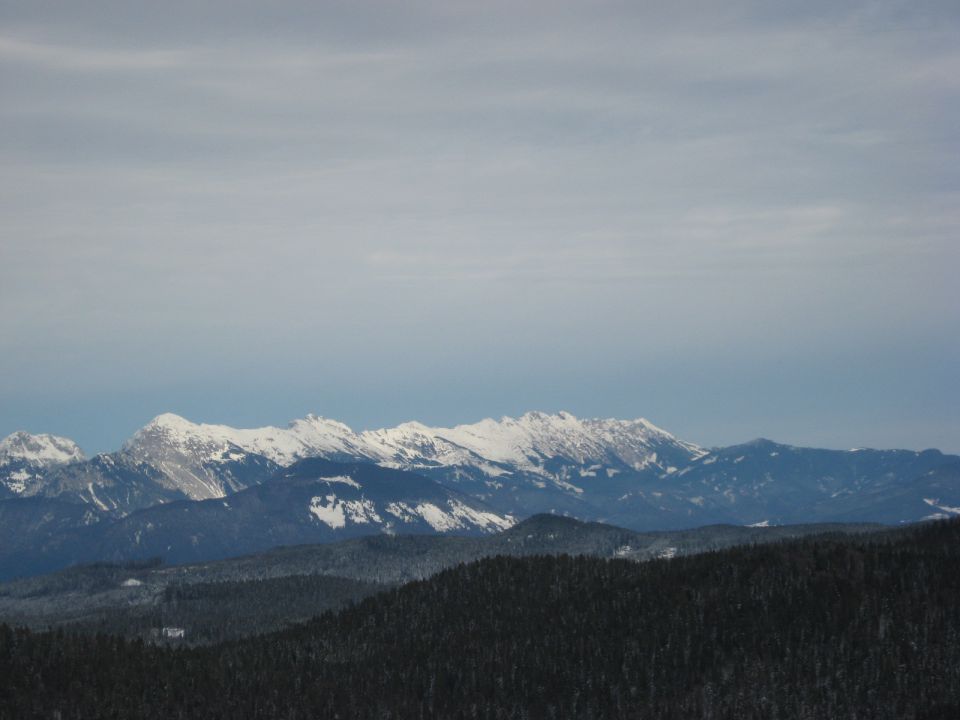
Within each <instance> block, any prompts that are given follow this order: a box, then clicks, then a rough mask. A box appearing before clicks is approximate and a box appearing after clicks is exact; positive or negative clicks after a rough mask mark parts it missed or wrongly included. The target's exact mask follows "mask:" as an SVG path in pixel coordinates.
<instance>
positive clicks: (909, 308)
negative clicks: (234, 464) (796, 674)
mask: <svg viewBox="0 0 960 720" xmlns="http://www.w3.org/2000/svg"><path fill="white" fill-rule="evenodd" d="M958 157H960V6H958V5H957V3H956V2H955V0H950V1H949V2H939V3H938V2H925V1H924V0H919V1H917V0H911V1H909V2H886V1H883V0H880V1H876V2H864V3H853V2H843V1H839V2H838V1H836V0H832V1H830V2H818V1H813V2H806V3H795V2H791V3H777V2H769V1H763V2H756V3H752V2H729V3H716V2H713V1H712V0H710V1H708V2H684V1H683V0H680V1H677V0H674V1H671V2H663V3H658V2H650V3H632V2H603V1H602V0H591V1H590V2H565V1H564V0H553V1H551V2H538V1H530V2H523V3H515V2H509V3H508V2H484V3H477V2H460V1H458V0H437V1H434V2H404V3H398V2H365V1H363V0H359V1H358V0H354V1H352V2H343V3H340V2H316V1H315V0H311V1H309V2H307V1H304V2H288V1H280V0H278V1H276V2H270V3H263V2H259V1H258V2H244V1H243V0H240V1H237V0H231V1H230V2H226V1H222V0H189V2H182V1H181V0H169V1H168V2H163V3H131V2H129V0H122V1H121V0H118V1H115V2H98V1H92V2H84V3H76V2H73V1H72V0H69V1H66V2H46V1H45V2H36V0H28V1H25V2H7V1H6V0H0V436H3V435H6V434H7V433H9V432H13V431H15V430H18V429H23V430H28V431H30V432H51V433H55V434H60V435H65V436H68V437H72V438H74V439H75V440H77V441H78V442H79V443H80V444H81V445H82V446H83V447H84V449H85V450H87V451H88V452H97V451H104V450H111V449H115V448H117V447H118V446H119V445H120V443H121V442H122V441H123V439H124V438H126V437H128V436H129V435H131V434H132V433H133V431H134V430H135V429H136V428H138V427H139V426H141V425H143V424H144V423H146V422H147V421H149V420H150V419H151V418H152V417H153V416H155V415H157V414H159V413H162V412H167V411H170V412H176V413H179V414H181V415H184V416H186V417H188V418H190V419H192V420H195V421H203V422H222V423H228V424H233V425H239V426H260V425H265V424H281V425H282V424H285V423H286V422H287V421H289V420H291V419H293V418H295V417H301V416H303V415H305V414H306V413H308V412H313V413H317V414H320V415H324V416H328V417H333V418H337V419H339V420H342V421H344V422H347V423H348V424H350V425H351V426H353V427H354V428H355V429H363V428H377V427H383V426H388V425H393V424H396V423H398V422H402V421H404V420H409V419H418V420H421V421H423V422H425V423H428V424H435V425H451V424H456V423H462V422H472V421H476V420H479V419H481V418H483V417H501V416H503V415H517V414H520V413H523V412H525V411H527V410H533V409H537V410H544V411H558V410H568V411H570V412H573V413H574V414H576V415H579V416H584V417H622V418H634V417H641V416H642V417H646V418H648V419H649V420H650V421H652V422H654V423H656V424H658V425H660V426H661V427H664V428H665V429H667V430H669V431H670V432H673V433H674V434H676V435H678V436H679V437H681V438H683V439H686V440H689V441H691V442H696V443H699V444H701V445H705V446H710V445H725V444H732V443H736V442H742V441H746V440H749V439H751V438H754V437H758V436H763V437H769V438H773V439H775V440H778V441H782V442H787V443H792V444H797V445H813V446H820V447H836V448H848V447H891V448H892V447H898V448H899V447H904V448H913V449H922V448H927V447H939V448H941V449H943V450H944V451H950V452H960V332H958V330H960V280H958V277H957V276H958V270H960V163H958V161H957V160H958Z"/></svg>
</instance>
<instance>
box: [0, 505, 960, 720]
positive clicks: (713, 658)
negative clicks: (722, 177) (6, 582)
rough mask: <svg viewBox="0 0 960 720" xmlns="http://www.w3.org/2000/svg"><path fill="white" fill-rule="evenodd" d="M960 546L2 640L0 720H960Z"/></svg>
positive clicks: (560, 580) (733, 555)
mask: <svg viewBox="0 0 960 720" xmlns="http://www.w3.org/2000/svg"><path fill="white" fill-rule="evenodd" d="M958 549H960V521H957V520H953V521H946V522H938V523H931V524H926V525H923V526H918V527H916V528H913V529H909V530H904V531H900V532H898V533H896V534H893V535H890V534H879V535H870V536H856V537H849V536H847V537H841V536H831V537H818V538H808V539H802V540H792V541H787V542H783V543H777V544H772V545H763V546H755V547H745V548H735V549H728V550H723V551H717V552H711V553H706V554H703V555H697V556H690V557H683V558H677V559H673V560H657V561H651V562H646V563H635V562H630V561H625V560H602V559H597V558H587V557H568V556H559V557H548V556H543V557H529V558H506V557H496V558H490V559H485V560H481V561H478V562H475V563H471V564H467V565H462V566H459V567H457V568H453V569H450V570H447V571H444V572H442V573H440V574H438V575H436V576H435V577H433V578H430V579H428V580H424V581H419V582H415V583H410V584H408V585H405V586H403V587H401V588H398V589H396V590H391V591H388V592H385V593H381V594H379V595H376V596H374V597H370V598H367V599H366V600H363V601H361V602H360V603H358V604H356V605H353V606H351V607H348V608H347V609H345V610H343V611H341V612H339V613H332V612H331V613H326V614H324V615H323V616H321V617H319V618H316V619H314V620H312V621H310V622H308V623H307V624H305V625H300V626H297V627H295V628H291V629H289V630H285V631H282V632H279V633H274V634H270V635H263V636H259V637H255V638H250V639H247V640H242V641H238V642H231V643H224V644H219V645H213V646H207V647H197V648H170V647H163V646H154V645H150V644H146V643H144V642H142V641H140V640H125V639H122V638H116V637H111V636H107V635H73V634H65V633H63V632H60V631H58V632H52V633H31V632H29V631H26V630H13V629H10V628H9V627H7V626H0V718H30V717H62V718H101V717H116V718H136V717H145V718H176V717H196V718H291V719H292V718H314V717H318V718H326V717H329V718H420V717H425V718H474V717H476V718H530V719H539V718H617V717H628V718H678V719H679V718H693V717H696V718H700V717H704V718H711V717H712V718H747V719H749V718H764V719H766V718H831V719H832V718H880V719H883V718H890V719H891V720H892V719H894V718H896V719H898V720H899V719H901V718H903V719H910V718H944V719H946V718H956V717H960V604H958V600H960V574H958V573H957V568H958V567H960V564H958V559H960V558H958V555H960V552H958ZM224 621H225V622H228V621H229V620H228V619H225V620H224Z"/></svg>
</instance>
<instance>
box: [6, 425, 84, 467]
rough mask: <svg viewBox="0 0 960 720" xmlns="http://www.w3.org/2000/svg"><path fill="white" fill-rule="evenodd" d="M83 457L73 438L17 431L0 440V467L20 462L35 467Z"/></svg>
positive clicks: (64, 462)
mask: <svg viewBox="0 0 960 720" xmlns="http://www.w3.org/2000/svg"><path fill="white" fill-rule="evenodd" d="M83 459H84V454H83V451H82V450H81V449H80V446H79V445H77V444H76V443H75V442H74V441H73V440H70V439H68V438H64V437H58V436H56V435H48V434H46V433H44V434H41V435H31V434H30V433H28V432H23V431H18V432H15V433H13V434H11V435H8V436H7V437H5V438H4V439H3V440H0V467H2V466H4V465H9V464H10V463H13V462H21V463H26V464H29V465H33V466H36V467H54V466H56V465H66V464H67V463H72V462H77V461H79V460H83Z"/></svg>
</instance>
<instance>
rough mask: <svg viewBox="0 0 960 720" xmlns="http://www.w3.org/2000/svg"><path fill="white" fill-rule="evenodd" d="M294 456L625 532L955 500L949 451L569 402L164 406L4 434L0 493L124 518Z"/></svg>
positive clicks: (245, 481) (508, 511)
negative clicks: (502, 412) (674, 428)
mask: <svg viewBox="0 0 960 720" xmlns="http://www.w3.org/2000/svg"><path fill="white" fill-rule="evenodd" d="M305 458H323V459H326V460H331V461H341V462H357V461H360V462H364V463H368V464H375V465H379V466H381V467H384V468H389V469H398V470H405V471H412V472H415V473H417V474H419V475H421V476H425V477H427V478H429V479H430V480H432V481H434V482H436V483H440V484H441V485H443V486H444V487H445V488H448V489H451V490H455V491H456V492H458V493H460V494H462V495H463V496H464V497H468V498H471V499H472V500H474V501H476V502H477V503H479V504H480V505H479V506H478V507H479V508H481V509H480V510H477V512H494V513H495V514H496V515H497V517H499V518H506V517H511V518H522V517H526V516H529V515H532V514H535V513H539V512H554V513H559V514H568V515H572V516H575V517H578V518H581V519H599V520H607V521H609V522H614V523H617V524H620V525H623V526H625V527H630V528H634V529H666V528H678V527H691V526H694V525H702V524H707V523H714V522H729V523H736V524H754V523H764V522H766V523H772V524H777V523H786V522H813V521H821V520H851V519H855V520H875V521H880V522H899V521H909V520H918V519H922V518H924V517H930V516H933V515H937V514H941V515H942V514H951V513H952V512H953V510H956V509H957V508H958V507H960V457H956V456H948V455H943V454H941V453H939V452H938V451H935V450H931V451H925V452H923V453H916V452H912V451H878V450H859V451H833V450H812V449H808V448H796V447H792V446H788V445H779V444H776V443H772V442H770V441H754V442H752V443H748V444H746V445H741V446H734V447H732V448H719V449H717V448H713V449H705V448H701V447H698V446H697V445H694V444H692V443H689V442H685V441H683V440H680V439H678V438H676V437H674V436H673V435H671V434H670V433H669V432H667V431H665V430H662V429H661V428H658V427H657V426H655V425H653V424H652V423H650V422H649V421H647V420H644V419H637V420H616V419H588V420H585V419H580V418H577V417H575V416H573V415H571V414H570V413H566V412H560V413H557V414H547V413H540V412H530V413H527V414H525V415H523V416H521V417H518V418H510V417H504V418H502V419H500V420H491V419H487V420H482V421H480V422H478V423H474V424H469V425H458V426H456V427H451V428H440V427H429V426H426V425H424V424H421V423H418V422H408V423H403V424H401V425H398V426H397V427H394V428H387V429H382V430H368V431H361V432H357V431H354V430H353V429H351V428H350V427H348V426H347V425H345V424H343V423H341V422H338V421H336V420H331V419H327V418H322V417H318V416H316V415H308V416H307V417H306V418H302V419H299V420H294V421H293V422H291V423H290V424H289V425H288V426H287V427H284V428H280V427H263V428H255V429H238V428H233V427H229V426H226V425H209V424H200V423H193V422H190V421H189V420H186V419H184V418H182V417H180V416H177V415H173V414H170V413H166V414H163V415H159V416H157V417H156V418H154V419H153V420H152V421H151V422H150V423H148V424H147V425H146V426H144V427H143V428H141V429H140V430H138V431H137V432H136V433H135V434H134V435H133V436H132V437H131V438H130V439H129V440H128V441H127V442H125V443H124V445H123V447H122V448H121V449H120V450H119V451H117V452H114V453H109V454H102V455H97V456H96V457H94V458H91V459H89V460H87V459H85V458H84V457H83V455H82V453H81V452H80V449H79V448H78V447H77V446H76V444H75V443H73V442H72V441H70V440H67V439H64V438H56V437H53V436H49V435H37V436H32V435H28V434H26V433H15V434H14V435H11V436H10V437H8V438H6V439H5V440H3V441H2V443H0V491H2V493H3V494H4V496H5V497H8V498H26V497H34V498H56V499H57V500H60V501H66V502H73V503H83V504H86V505H88V506H90V507H91V508H93V509H95V510H96V511H97V512H98V513H102V514H103V515H104V516H107V517H112V518H120V517H124V516H126V515H129V514H130V513H131V512H135V511H138V510H142V509H144V508H150V507H153V506H155V505H158V504H162V503H168V502H171V501H177V500H191V501H202V500H211V499H218V498H226V497H228V496H231V495H233V494H236V493H238V492H241V491H243V490H245V489H247V488H254V487H256V486H259V485H261V484H263V483H267V482H282V478H283V473H282V472H281V471H282V470H283V469H284V468H286V467H288V466H290V465H291V464H293V463H296V462H298V461H301V460H303V459H305ZM353 501H357V502H359V499H358V498H354V499H353V500H351V502H353ZM321 505H322V503H321ZM318 508H320V506H319V505H318ZM945 508H946V509H945ZM322 512H323V511H322V510H320V509H318V511H317V513H320V514H322ZM331 512H333V511H331ZM377 514H378V515H379V516H380V518H381V519H382V520H383V518H384V516H383V514H382V513H380V512H379V510H378V511H377ZM957 514H960V511H958V513H957ZM315 517H319V514H316V513H315ZM345 517H346V518H347V520H348V522H349V518H350V517H351V515H350V513H347V514H346V515H345ZM358 517H359V516H358ZM386 522H388V520H383V524H384V525H385V523H386ZM428 525H429V523H428Z"/></svg>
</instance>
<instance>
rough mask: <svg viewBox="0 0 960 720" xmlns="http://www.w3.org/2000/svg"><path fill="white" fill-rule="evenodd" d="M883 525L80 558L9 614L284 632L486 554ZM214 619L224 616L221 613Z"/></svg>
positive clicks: (28, 588)
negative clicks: (194, 559) (193, 557)
mask: <svg viewBox="0 0 960 720" xmlns="http://www.w3.org/2000/svg"><path fill="white" fill-rule="evenodd" d="M174 511H175V510H174ZM882 527H883V526H878V525H839V524H829V525H796V526H784V527H776V528H745V527H738V526H730V525H717V526H710V527H705V528H698V529H693V530H682V531H675V532H660V533H638V532H634V531H632V530H626V529H624V528H618V527H614V526H611V525H605V524H603V523H583V522H580V521H577V520H573V519H570V518H563V517H558V516H554V515H536V516H534V517H532V518H529V519H528V520H525V521H523V522H521V523H518V524H517V525H515V526H513V527H511V528H509V529H507V530H505V531H503V532H501V533H498V534H493V535H481V536H474V537H463V536H451V535H443V536H440V535H366V536H362V537H357V538H354V539H350V540H344V541H340V542H331V543H324V544H317V545H297V546H290V547H279V548H275V549H272V550H269V551H267V552H263V553H257V554H254V555H246V556H243V557H235V558H230V559H226V560H217V561H212V562H203V563H195V564H190V565H179V566H168V565H164V564H162V563H160V562H159V558H153V559H151V558H149V557H146V558H144V559H143V560H141V561H133V562H130V561H127V562H120V563H102V562H101V563H96V564H93V565H86V566H78V567H74V568H70V569H67V570H63V571H60V572H58V573H54V574H50V575H44V576H40V577H34V578H29V579H24V580H18V581H14V582H8V583H4V584H0V621H3V622H8V623H11V624H26V625H29V626H31V627H35V628H46V627H51V626H62V625H63V626H73V627H82V628H85V629H88V630H104V631H110V632H124V633H133V634H138V635H140V636H142V637H144V638H145V639H151V638H153V637H155V636H156V635H157V634H158V633H161V632H162V630H163V627H165V626H168V625H173V626H176V627H181V628H183V629H184V638H183V640H184V641H186V642H200V641H210V640H216V639H223V638H226V637H238V636H244V635H249V634H253V633H256V632H264V631H266V630H272V629H277V628H279V627H283V626H284V625H286V624H287V623H289V622H293V621H296V620H302V619H305V618H307V617H310V616H311V615H312V614H317V613H319V612H321V611H323V610H326V609H330V608H333V607H339V605H340V604H342V603H343V602H345V601H346V600H349V599H357V598H359V597H363V596H366V595H369V594H372V593H375V592H377V591H379V590H383V589H384V588H387V587H390V586H393V585H396V584H401V583H405V582H410V581H414V580H422V579H425V578H428V577H431V576H432V575H435V574H436V573H438V572H441V571H442V570H445V569H447V568H451V567H455V566H457V565H460V564H462V563H466V562H472V561H475V560H478V559H481V558H484V557H494V556H512V557H529V556H536V555H563V554H565V555H587V556H591V557H599V558H607V559H615V558H625V559H631V560H651V559H656V558H669V557H680V556H684V555H690V554H696V553H700V552H704V551H708V550H718V549H721V548H726V547H731V546H734V545H745V544H746V545H749V544H763V543H769V542H776V541H779V540H784V539H789V538H796V537H804V536H808V535H813V534H824V533H834V534H859V533H864V532H875V531H877V530H878V529H881V528H882ZM218 607H219V608H220V610H219V611H218V610H217V608H218ZM227 608H230V609H229V610H228V609H227ZM211 617H219V618H220V620H221V622H220V623H219V624H218V623H214V622H211V621H210V618H211Z"/></svg>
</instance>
